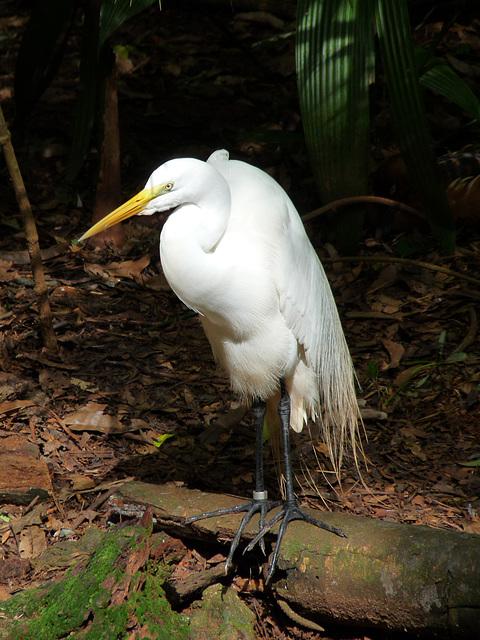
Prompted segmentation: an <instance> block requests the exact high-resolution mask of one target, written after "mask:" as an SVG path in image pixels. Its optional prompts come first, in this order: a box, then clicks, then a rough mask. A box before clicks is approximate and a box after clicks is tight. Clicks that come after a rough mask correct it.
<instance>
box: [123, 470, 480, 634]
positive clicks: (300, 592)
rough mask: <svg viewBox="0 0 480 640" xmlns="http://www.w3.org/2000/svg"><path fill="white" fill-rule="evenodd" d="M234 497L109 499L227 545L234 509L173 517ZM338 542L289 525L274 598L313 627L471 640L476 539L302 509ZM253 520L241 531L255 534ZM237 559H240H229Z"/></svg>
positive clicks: (479, 562) (127, 492)
mask: <svg viewBox="0 0 480 640" xmlns="http://www.w3.org/2000/svg"><path fill="white" fill-rule="evenodd" d="M239 501H240V500H239V499H238V498H233V497H232V496H226V495H214V494H207V493H202V492H200V491H191V490H187V489H184V488H178V487H170V486H155V485H149V484H143V483H140V482H132V483H128V484H125V485H124V486H123V487H122V488H121V489H120V490H119V491H118V492H117V494H116V495H115V496H114V497H113V498H112V501H111V503H112V506H113V507H114V508H116V509H117V510H119V511H120V512H123V511H124V512H126V513H129V512H130V513H131V512H132V510H133V512H135V509H138V511H139V513H140V514H141V513H142V512H143V511H144V509H145V508H146V507H147V506H151V508H152V510H153V514H154V516H155V518H156V519H157V522H158V525H159V526H160V527H161V528H164V529H168V530H170V531H173V532H175V533H176V534H177V535H178V534H182V535H184V536H190V537H194V538H200V539H204V540H211V541H213V540H215V539H216V540H220V541H222V542H228V541H230V540H231V539H232V537H233V535H234V534H235V532H236V530H237V528H238V525H239V521H240V518H241V515H231V516H222V517H219V518H211V519H208V520H201V521H199V522H196V523H194V524H192V525H189V526H188V527H186V526H185V525H183V524H182V522H183V519H184V518H186V517H188V516H191V515H194V514H196V513H199V512H206V511H211V510H213V509H218V508H220V507H222V508H223V507H229V506H233V505H235V504H238V503H239ZM307 511H309V512H310V513H311V514H312V515H314V516H315V517H317V518H318V517H320V518H321V519H322V520H323V521H324V522H326V523H328V524H331V525H334V526H336V527H339V528H340V529H342V530H343V531H345V533H346V534H347V535H348V538H347V539H343V538H339V537H337V536H334V535H332V534H330V533H327V532H325V531H322V530H320V529H316V528H315V527H312V526H311V525H308V524H305V523H303V522H292V523H291V524H290V525H289V527H288V530H287V533H286V535H285V538H284V541H283V543H282V548H281V550H280V555H279V563H278V570H277V572H276V574H274V577H273V587H272V588H273V591H274V593H275V595H276V596H277V597H278V598H279V599H281V600H284V601H287V602H288V603H289V605H291V606H292V607H300V608H301V610H302V612H303V613H302V615H304V616H309V615H311V616H313V617H314V618H315V619H316V620H317V621H319V622H320V623H322V622H330V623H335V624H348V625H353V624H355V625H358V626H364V627H372V628H379V629H388V630H390V631H407V632H410V633H414V634H416V635H423V636H427V637H429V638H432V637H436V638H449V639H455V640H457V639H458V640H460V639H466V640H467V639H468V640H471V639H472V638H479V637H480V577H479V567H480V536H477V535H474V534H467V533H459V532H455V531H443V530H438V529H432V528H429V527H424V526H413V525H403V524H395V523H390V522H384V521H381V520H375V519H368V518H360V517H357V516H350V515H347V514H343V513H330V512H322V513H321V514H319V513H318V511H313V510H307ZM256 526H257V520H256V519H255V520H254V523H253V524H252V523H250V525H249V527H247V531H246V536H245V537H246V538H249V537H250V538H251V537H252V536H253V535H255V532H256V530H255V527H256ZM238 557H239V562H241V556H240V555H239V556H238Z"/></svg>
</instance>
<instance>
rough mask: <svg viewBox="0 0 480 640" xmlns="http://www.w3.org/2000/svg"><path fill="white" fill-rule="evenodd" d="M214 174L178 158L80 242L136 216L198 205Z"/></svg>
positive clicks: (203, 165) (190, 160)
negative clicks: (186, 205)
mask: <svg viewBox="0 0 480 640" xmlns="http://www.w3.org/2000/svg"><path fill="white" fill-rule="evenodd" d="M211 171H214V172H215V169H213V167H211V166H210V165H207V164H206V163H205V162H202V161H201V160H196V159H195V158H177V159H175V160H169V161H168V162H165V164H162V165H161V166H160V167H158V169H156V170H155V171H154V172H153V173H152V175H151V176H150V177H149V179H148V180H147V183H146V185H145V187H144V189H142V191H140V192H139V193H137V194H136V195H135V196H133V198H130V200H128V201H127V202H125V203H124V204H122V205H120V207H118V208H117V209H115V211H112V212H111V213H109V214H108V215H107V216H105V217H104V218H102V219H101V220H100V221H99V222H97V223H96V224H94V225H93V226H92V227H90V229H89V230H88V231H86V232H85V233H84V234H83V235H82V236H81V237H80V238H79V239H78V242H81V241H82V240H86V239H87V238H90V237H91V236H94V235H95V234H97V233H100V231H104V230H105V229H108V228H109V227H113V225H115V224H117V223H118V222H122V220H126V219H127V218H130V217H132V216H134V215H137V214H139V215H151V214H152V213H155V212H156V211H168V210H170V209H175V208H176V207H178V206H180V205H181V204H185V203H187V202H195V201H196V200H197V201H198V199H199V197H200V195H201V193H202V190H203V189H202V187H204V186H206V185H207V184H208V174H209V172H211Z"/></svg>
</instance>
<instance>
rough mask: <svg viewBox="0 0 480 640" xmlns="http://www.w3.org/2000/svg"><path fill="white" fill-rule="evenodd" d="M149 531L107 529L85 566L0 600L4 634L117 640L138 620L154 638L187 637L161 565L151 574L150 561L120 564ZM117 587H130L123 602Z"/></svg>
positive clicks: (26, 638)
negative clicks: (131, 571) (130, 567)
mask: <svg viewBox="0 0 480 640" xmlns="http://www.w3.org/2000/svg"><path fill="white" fill-rule="evenodd" d="M148 534H149V531H145V530H144V529H142V528H141V527H139V526H137V527H126V528H123V529H116V530H111V531H109V532H108V533H107V534H106V535H105V536H104V537H103V540H102V541H101V542H100V544H99V545H98V547H97V549H96V550H95V552H94V553H93V555H92V556H91V557H90V558H89V560H88V561H87V562H86V564H85V566H84V567H81V566H80V567H79V566H77V567H73V568H72V569H70V570H69V571H68V572H67V574H66V575H65V577H64V579H63V580H62V581H61V582H58V583H56V584H54V585H53V586H50V587H42V588H39V589H34V590H31V591H26V592H23V593H22V594H20V595H19V596H16V597H13V598H11V599H9V600H7V601H6V602H4V603H0V612H3V615H4V616H5V617H6V618H7V619H10V620H11V622H10V627H9V629H8V633H7V635H6V636H3V637H5V638H8V640H17V639H18V640H20V639H22V640H39V639H41V640H58V639H60V638H64V637H66V636H68V637H69V638H72V639H73V640H103V639H105V640H115V639H117V638H118V639H119V640H120V639H122V638H125V637H127V636H128V635H130V633H127V632H126V627H127V623H128V622H129V621H135V620H138V622H139V624H140V626H145V625H146V626H147V628H148V629H149V631H150V632H151V634H152V635H151V638H152V640H157V639H158V640H162V639H163V638H165V640H166V639H167V638H172V637H174V638H179V639H182V638H184V637H185V638H186V637H187V636H188V624H187V623H186V621H185V620H184V618H183V617H182V616H180V615H179V614H177V613H175V612H173V611H172V610H171V608H170V605H169V603H168V601H167V599H166V598H165V594H164V592H163V589H162V584H163V582H164V579H165V571H161V570H159V571H157V572H156V573H157V575H150V573H148V569H149V568H152V567H149V565H148V563H147V564H145V563H144V564H145V566H144V567H143V568H142V569H140V570H139V571H138V572H137V573H136V574H135V575H133V576H128V575H126V572H125V570H124V567H125V566H126V563H127V561H128V558H129V557H130V555H133V557H134V556H135V554H136V553H140V554H141V552H142V549H145V545H146V538H145V535H147V536H148ZM145 570H146V571H147V572H146V573H145ZM167 573H168V572H167ZM139 586H140V587H141V588H138V587H139ZM117 589H120V592H121V590H122V589H128V593H126V594H122V597H120V598H119V601H121V604H113V603H111V599H112V595H114V594H115V593H116V590H117Z"/></svg>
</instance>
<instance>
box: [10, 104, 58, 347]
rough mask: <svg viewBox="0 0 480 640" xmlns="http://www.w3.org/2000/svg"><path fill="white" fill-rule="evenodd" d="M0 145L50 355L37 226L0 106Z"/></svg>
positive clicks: (52, 334) (48, 314)
mask: <svg viewBox="0 0 480 640" xmlns="http://www.w3.org/2000/svg"><path fill="white" fill-rule="evenodd" d="M0 144H1V145H2V146H3V153H4V155H5V161H6V163H7V167H8V171H9V174H10V177H11V179H12V183H13V188H14V189H15V195H16V197H17V203H18V208H19V209H20V213H21V214H22V217H23V225H24V229H25V238H26V240H27V249H28V254H29V256H30V264H31V267H32V275H33V281H34V291H35V295H36V296H37V304H38V314H39V320H40V332H41V334H42V339H43V344H44V346H45V348H46V349H48V350H49V351H57V349H58V345H57V338H56V336H55V332H54V330H53V321H52V311H51V308H50V303H49V301H48V289H47V285H46V282H45V274H44V272H43V264H42V256H41V254H40V245H39V241H38V233H37V226H36V224H35V218H34V217H33V213H32V208H31V206H30V202H29V200H28V196H27V192H26V190H25V185H24V183H23V178H22V174H21V173H20V167H19V166H18V162H17V158H16V156H15V151H14V149H13V145H12V141H11V137H10V132H9V130H8V127H7V123H6V122H5V118H4V115H3V111H2V107H1V105H0Z"/></svg>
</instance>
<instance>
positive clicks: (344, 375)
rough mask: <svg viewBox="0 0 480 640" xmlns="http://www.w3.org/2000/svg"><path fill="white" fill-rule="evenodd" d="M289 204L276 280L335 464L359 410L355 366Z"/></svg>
mask: <svg viewBox="0 0 480 640" xmlns="http://www.w3.org/2000/svg"><path fill="white" fill-rule="evenodd" d="M288 209H289V216H288V222H287V229H286V233H285V235H284V237H283V242H284V245H283V249H282V254H281V260H280V264H279V266H280V268H279V272H278V280H277V287H278V291H279V295H280V305H281V309H282V313H283V314H284V317H285V319H286V322H287V324H288V326H289V327H290V329H291V330H292V332H293V333H294V335H295V337H296V338H297V340H298V342H299V344H300V345H302V347H303V349H304V351H305V360H306V364H307V367H308V368H309V369H311V370H312V371H313V372H314V374H315V376H316V378H317V388H318V390H319V395H318V400H317V406H313V407H311V406H310V407H309V409H310V411H311V410H312V409H313V413H314V414H317V415H318V416H319V417H320V422H321V424H322V426H323V429H324V435H325V438H326V441H327V444H329V449H330V452H331V456H332V460H333V461H334V464H335V466H336V465H337V464H338V465H340V463H341V457H342V449H343V442H344V439H345V436H346V435H347V434H348V436H349V437H350V440H351V443H352V445H353V447H355V439H356V436H357V430H358V415H359V414H358V404H357V399H356V394H355V376H354V370H353V365H352V360H351V357H350V353H349V350H348V346H347V343H346V340H345V336H344V333H343V329H342V325H341V322H340V318H339V315H338V310H337V306H336V303H335V299H334V297H333V294H332V291H331V288H330V284H329V282H328V279H327V276H326V274H325V271H324V269H323V266H322V264H321V262H320V260H319V258H318V256H317V254H316V252H315V250H314V248H313V247H312V245H311V243H310V241H309V239H308V237H307V234H306V232H305V228H304V226H303V223H302V221H301V219H300V216H299V215H298V212H297V211H296V209H295V207H294V206H293V204H292V203H291V202H290V204H289V207H288Z"/></svg>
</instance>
